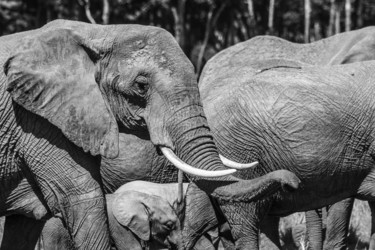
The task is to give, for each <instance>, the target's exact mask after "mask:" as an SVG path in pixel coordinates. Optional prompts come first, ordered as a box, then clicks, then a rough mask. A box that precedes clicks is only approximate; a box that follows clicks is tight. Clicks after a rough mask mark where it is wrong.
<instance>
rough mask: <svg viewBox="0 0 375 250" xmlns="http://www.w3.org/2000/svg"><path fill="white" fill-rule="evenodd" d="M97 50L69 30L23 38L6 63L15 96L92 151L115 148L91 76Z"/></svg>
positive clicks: (110, 122)
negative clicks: (16, 50)
mask: <svg viewBox="0 0 375 250" xmlns="http://www.w3.org/2000/svg"><path fill="white" fill-rule="evenodd" d="M98 58H99V52H98V51H97V50H96V49H95V48H93V46H91V47H90V45H88V44H87V43H84V42H83V38H82V37H80V36H79V35H77V34H74V32H73V31H72V30H67V29H57V30H53V31H44V32H42V33H39V34H38V35H37V36H30V37H27V38H26V39H24V41H23V43H22V45H21V46H20V49H19V50H18V52H16V53H15V54H14V55H13V56H11V57H10V58H9V59H8V60H7V62H6V63H5V65H4V71H5V74H6V75H7V79H8V85H7V90H8V92H9V93H10V95H11V96H12V98H13V100H14V101H15V102H16V103H18V104H19V105H21V106H22V107H24V108H25V109H27V110H29V111H31V112H33V113H35V114H37V115H40V116H42V117H44V118H46V119H47V120H48V121H50V122H51V123H52V124H54V125H55V126H57V127H58V128H60V129H61V130H62V132H63V133H64V135H65V136H66V137H67V138H68V139H69V140H70V141H72V142H73V143H75V144H76V145H78V146H79V147H82V148H83V150H84V151H85V152H88V151H89V152H90V153H91V154H92V155H98V154H101V155H103V156H106V157H109V158H114V157H116V156H117V154H118V127H117V123H116V120H115V118H114V116H113V114H112V112H111V110H110V108H109V105H108V103H107V101H106V100H105V99H104V98H103V96H102V94H101V91H100V89H99V86H98V84H97V83H96V81H95V60H97V59H98Z"/></svg>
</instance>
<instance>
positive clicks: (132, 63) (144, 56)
mask: <svg viewBox="0 0 375 250" xmlns="http://www.w3.org/2000/svg"><path fill="white" fill-rule="evenodd" d="M167 62H168V60H167V57H166V55H165V51H163V50H162V51H160V52H157V53H156V52H154V51H152V49H150V46H149V45H146V46H145V47H144V48H143V49H140V50H136V51H133V52H131V53H130V55H129V56H128V57H127V58H126V59H124V60H121V61H120V62H119V63H118V70H119V71H120V72H121V70H122V69H124V68H140V67H142V68H146V69H158V70H161V71H163V72H164V73H165V74H167V75H171V73H172V71H171V69H170V67H168V64H167Z"/></svg>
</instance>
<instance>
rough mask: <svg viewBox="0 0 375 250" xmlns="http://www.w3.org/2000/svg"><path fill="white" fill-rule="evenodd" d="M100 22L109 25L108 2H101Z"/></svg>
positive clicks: (106, 0) (105, 0)
mask: <svg viewBox="0 0 375 250" xmlns="http://www.w3.org/2000/svg"><path fill="white" fill-rule="evenodd" d="M102 20H103V24H108V23H109V3H108V0H103V14H102Z"/></svg>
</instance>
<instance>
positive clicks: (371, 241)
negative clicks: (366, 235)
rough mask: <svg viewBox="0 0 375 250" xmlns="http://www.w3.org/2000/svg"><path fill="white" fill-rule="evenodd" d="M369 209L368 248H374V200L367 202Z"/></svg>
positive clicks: (374, 249)
mask: <svg viewBox="0 0 375 250" xmlns="http://www.w3.org/2000/svg"><path fill="white" fill-rule="evenodd" d="M368 204H369V206H370V209H371V238H370V246H369V250H375V201H369V202H368Z"/></svg>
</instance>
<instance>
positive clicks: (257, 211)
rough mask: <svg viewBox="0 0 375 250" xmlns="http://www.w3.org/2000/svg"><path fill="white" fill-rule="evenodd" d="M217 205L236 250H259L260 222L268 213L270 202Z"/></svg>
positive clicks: (223, 203) (224, 203)
mask: <svg viewBox="0 0 375 250" xmlns="http://www.w3.org/2000/svg"><path fill="white" fill-rule="evenodd" d="M219 203H220V208H221V209H222V211H223V213H224V215H225V217H226V218H227V221H228V223H229V225H230V227H231V231H232V235H233V239H234V241H235V247H236V249H238V250H240V249H254V250H255V249H259V227H260V221H262V220H263V218H264V216H265V215H266V214H267V213H268V210H269V209H268V208H269V206H270V202H267V201H266V200H263V201H262V202H250V203H242V202H234V203H229V202H223V201H219Z"/></svg>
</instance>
